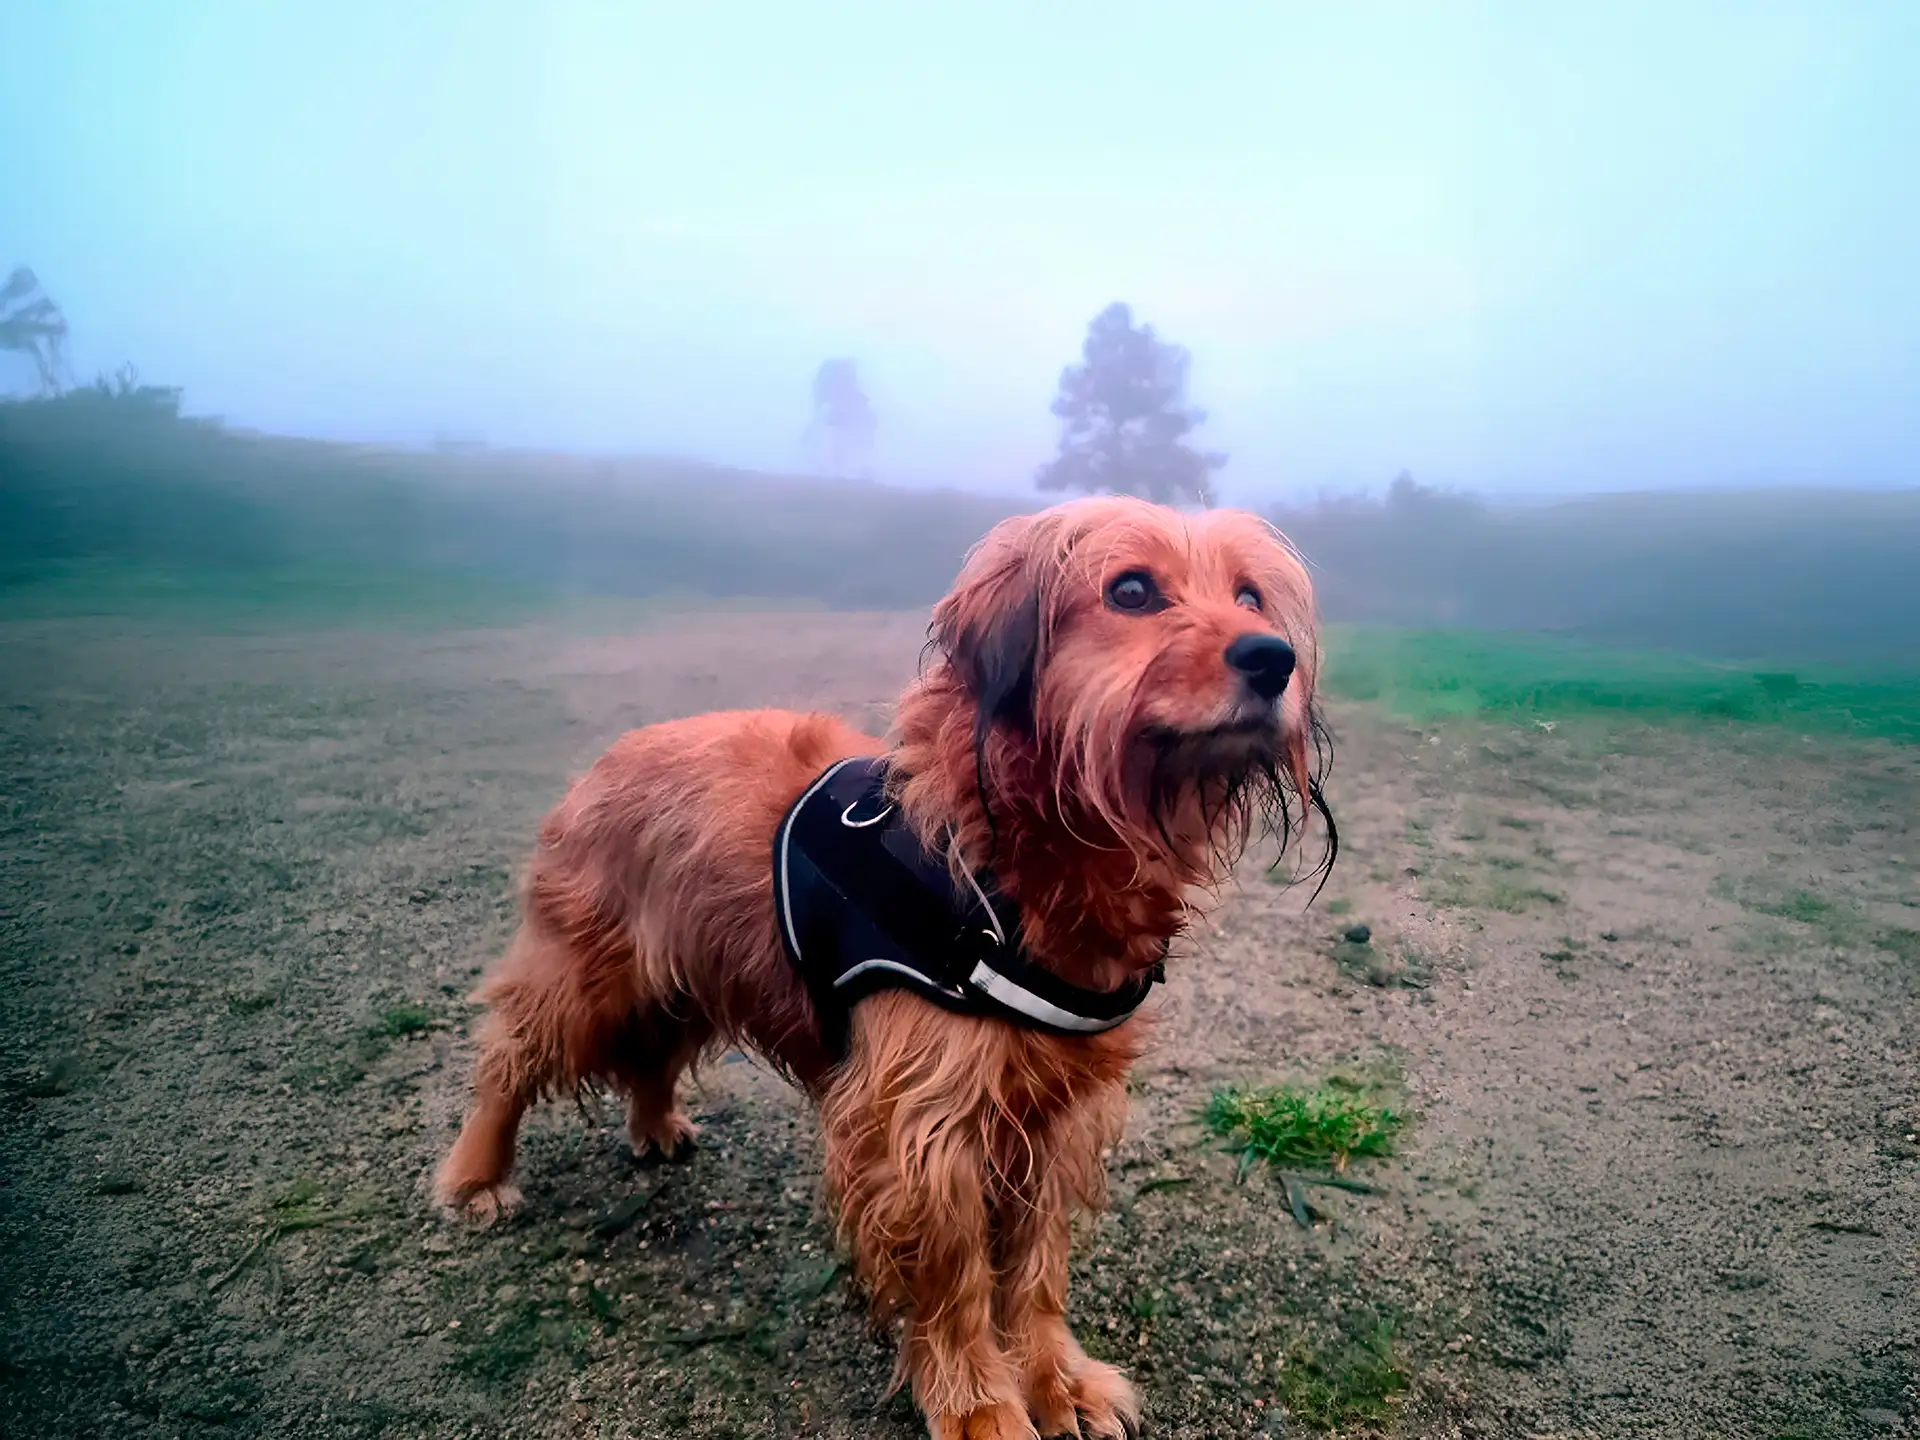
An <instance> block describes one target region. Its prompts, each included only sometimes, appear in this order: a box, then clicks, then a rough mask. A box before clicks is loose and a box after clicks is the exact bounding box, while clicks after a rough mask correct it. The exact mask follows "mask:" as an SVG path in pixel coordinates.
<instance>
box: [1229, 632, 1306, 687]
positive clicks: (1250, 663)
mask: <svg viewBox="0 0 1920 1440" xmlns="http://www.w3.org/2000/svg"><path fill="white" fill-rule="evenodd" d="M1227 664H1229V665H1231V666H1232V667H1233V668H1234V669H1236V670H1238V671H1239V672H1240V673H1241V674H1242V675H1244V676H1246V677H1247V686H1248V688H1250V689H1251V690H1252V691H1253V693H1254V694H1256V695H1258V696H1259V697H1260V698H1261V699H1262V700H1271V699H1273V698H1274V697H1275V696H1276V695H1278V694H1279V693H1280V692H1281V691H1282V690H1285V689H1286V688H1287V681H1288V680H1289V679H1290V678H1291V677H1292V675H1293V665H1294V655H1293V647H1292V646H1291V645H1289V644H1287V642H1286V641H1284V640H1282V639H1281V638H1280V637H1279V636H1278V635H1242V636H1241V637H1240V638H1239V639H1238V640H1236V641H1234V642H1233V643H1232V644H1231V645H1229V646H1227Z"/></svg>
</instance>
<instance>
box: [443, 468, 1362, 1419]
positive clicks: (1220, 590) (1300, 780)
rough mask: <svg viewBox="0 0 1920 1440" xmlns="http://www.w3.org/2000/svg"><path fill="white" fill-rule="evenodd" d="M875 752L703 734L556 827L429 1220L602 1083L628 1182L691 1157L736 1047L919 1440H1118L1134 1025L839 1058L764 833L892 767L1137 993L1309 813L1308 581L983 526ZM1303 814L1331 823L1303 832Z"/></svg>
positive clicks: (1268, 533)
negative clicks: (649, 1155)
mask: <svg viewBox="0 0 1920 1440" xmlns="http://www.w3.org/2000/svg"><path fill="white" fill-rule="evenodd" d="M931 639H932V645H931V653H932V656H933V663H931V664H930V665H928V666H927V667H926V668H925V669H924V671H923V673H922V675H921V676H920V678H919V679H918V680H916V681H915V682H914V683H913V684H912V685H911V686H910V687H909V688H908V689H907V691H906V693H905V695H903V696H902V698H901V701H900V705H899V710H898V715H897V719H896V723H895V731H894V736H893V739H892V741H891V742H890V744H883V743H882V742H880V741H877V740H873V739H870V738H869V737H867V736H865V735H861V734H859V733H857V732H856V731H854V730H852V729H850V728H849V727H848V726H846V725H844V724H842V723H841V722H840V721H839V720H837V719H834V718H832V717H830V716H825V715H798V714H791V713H786V712H780V711H755V712H749V713H737V714H720V715H704V716H699V717H696V718H693V719H689V720H680V721H675V722H672V723H668V724H663V725H654V726H649V727H648V728H646V729H643V730H635V731H632V732H630V733H629V734H627V735H626V736H624V737H622V738H621V739H620V740H619V741H617V742H616V743H615V744H614V745H613V747H612V748H611V749H610V750H609V751H608V752H607V753H606V755H605V756H604V757H602V758H601V760H600V761H599V763H598V764H596V765H595V766H594V767H593V769H592V770H591V771H590V772H589V773H588V774H587V775H586V777H585V778H583V779H582V780H580V781H579V782H578V783H577V784H576V785H575V786H574V787H573V789H572V791H571V792H570V793H569V794H568V795H567V797H566V799H565V800H564V801H562V802H561V804H560V806H559V807H558V808H557V809H556V810H555V811H554V812H553V813H552V814H551V815H550V816H549V817H548V819H547V821H546V823H545V825H544V826H543V827H542V829H541V832H540V844H539V849H538V852H537V853H536V855H535V857H534V860H533V865H532V870H531V874H530V876H529V879H528V882H527V887H526V895H525V900H524V909H525V920H524V924H523V926H522V928H521V931H520V933H519V936H518V937H517V938H516V940H515V941H514V943H513V946H512V948H511V949H510V950H509V951H508V952H507V954H506V956H505V957H504V958H503V959H502V960H501V961H500V962H499V963H498V965H497V966H496V967H495V969H494V970H493V971H492V972H491V973H490V974H489V976H488V977H487V979H486V981H485V983H484V984H483V985H482V987H481V990H480V993H479V997H478V998H480V999H481V1000H483V1001H484V1002H485V1003H486V1004H487V1005H488V1006H490V1007H491V1012H490V1014H488V1016H487V1017H486V1019H485V1021H484V1025H483V1028H482V1030H481V1032H480V1062H479V1069H478V1074H477V1077H476V1090H477V1095H476V1100H475V1105H474V1109H473V1111H472V1113H471V1114H470V1115H469V1116H468V1118H467V1121H466V1124H465V1127H464V1128H463V1130H462V1131H461V1134H460V1138H459V1140H458V1142H457V1143H456V1144H455V1145H454V1148H453V1152H452V1153H451V1154H450V1155H449V1156H448V1157H447V1159H446V1162H445V1164H444V1165H443V1166H442V1167H441V1170H440V1174H439V1179H438V1187H437V1188H438V1194H439V1198H440V1199H441V1201H442V1202H443V1203H445V1204H447V1205H449V1206H453V1207H462V1208H465V1209H466V1210H467V1211H468V1212H469V1213H471V1214H474V1215H476V1216H477V1217H479V1218H483V1219H485V1218H491V1217H492V1216H493V1215H495V1214H497V1213H499V1212H501V1211H502V1210H504V1209H507V1208H509V1207H511V1206H512V1205H513V1204H514V1203H516V1202H517V1200H518V1199H519V1196H518V1193H517V1192H516V1191H515V1190H514V1189H513V1188H512V1187H511V1185H510V1184H509V1183H508V1174H509V1171H510V1170H511V1168H512V1165H513V1151H514V1137H515V1133H516V1131H517V1129H518V1126H519V1122H520V1118H521V1115H522V1114H523V1113H524V1112H525V1110H526V1108H527V1106H528V1105H529V1104H531V1103H532V1102H534V1101H535V1100H537V1099H539V1098H542V1097H544V1096H549V1095H553V1094H555V1093H559V1092H565V1091H568V1090H575V1089H578V1088H580V1087H583V1086H591V1085H596V1084H601V1083H610V1084H611V1085H613V1086H616V1087H618V1088H620V1089H623V1090H625V1091H626V1093H627V1094H628V1096H629V1097H630V1099H629V1107H630V1108H629V1111H628V1133H629V1135H630V1136H631V1138H632V1142H633V1145H634V1147H635V1149H636V1150H637V1151H641V1152H644V1151H646V1150H648V1149H650V1148H658V1149H660V1150H662V1151H671V1150H673V1149H675V1148H676V1147H677V1146H679V1145H680V1143H681V1142H683V1141H685V1140H688V1139H690V1138H691V1137H692V1136H693V1134H694V1127H693V1126H692V1125H691V1124H690V1123H689V1122H688V1120H687V1118H686V1117H685V1115H683V1114H682V1113H681V1111H680V1110H679V1109H678V1107H677V1106H676V1103H675V1096H674V1092H675V1085H676V1082H677V1081H678V1079H679V1077H680V1075H681V1073H682V1072H683V1071H684V1070H685V1069H686V1068H687V1067H688V1066H689V1065H691V1064H693V1063H694V1062H695V1061H696V1060H697V1059H699V1058H700V1057H701V1056H702V1055H703V1054H704V1053H706V1052H708V1051H710V1050H713V1049H715V1048H717V1047H720V1046H723V1045H729V1044H738V1045H747V1046H751V1047H752V1048H753V1049H755V1050H756V1051H758V1052H759V1053H761V1054H763V1055H765V1056H767V1057H768V1058H769V1059H770V1060H772V1061H773V1062H774V1063H775V1064H777V1065H779V1066H780V1067H782V1068H783V1069H784V1070H785V1071H786V1072H788V1073H789V1074H790V1075H792V1076H793V1077H794V1078H795V1079H796V1080H797V1081H798V1082H799V1083H800V1084H801V1085H802V1086H804V1087H805V1088H806V1090H807V1092H808V1093H809V1094H810V1095H811V1096H812V1097H813V1098H814V1100H815V1101H816V1102H817V1103H818V1105H819V1108H820V1115H821V1123H822V1130H823V1133H824V1138H825V1145H826V1174H827V1180H828V1186H829V1190H830V1193H831V1199H832V1202H833V1205H834V1208H835V1211H836V1214H837V1216H838V1220H839V1225H840V1232H841V1236H842V1240H843V1243H844V1244H845V1245H846V1246H847V1248H848V1250H849V1251H850V1252H851V1254H852V1257H853V1261H854V1265H855V1269H856V1272H857V1274H858V1275H859V1277H860V1279H861V1280H862V1281H863V1282H864V1283H865V1285H866V1286H867V1287H868V1288H869V1289H870V1291H871V1293H872V1296H873V1302H874V1306H875V1312H876V1314H877V1315H878V1316H880V1317H882V1318H883V1319H888V1320H895V1319H897V1320H899V1321H900V1322H902V1330H903V1339H902V1348H901V1353H900V1374H901V1376H903V1377H904V1378H909V1379H911V1381H912V1383H913V1389H914V1395H915V1398H916V1399H917V1400H918V1401H919V1404H920V1406H921V1408H922V1409H923V1410H924V1411H925V1413H926V1415H927V1417H928V1422H929V1425H930V1426H931V1429H932V1433H933V1435H934V1436H935V1437H938V1440H957V1437H963V1436H964V1437H971V1440H987V1437H992V1440H1011V1437H1032V1436H1034V1435H1035V1434H1036V1433H1041V1434H1046V1435H1059V1434H1067V1435H1072V1434H1075V1433H1078V1432H1083V1433H1085V1434H1087V1435H1089V1436H1098V1437H1118V1436H1122V1435H1130V1434H1132V1433H1134V1432H1135V1431H1136V1429H1137V1426H1138V1419H1139V1402H1138V1401H1137V1399H1136V1398H1135V1396H1134V1392H1133V1389H1132V1387H1131V1386H1130V1385H1129V1384H1128V1383H1127V1381H1126V1379H1125V1378H1124V1377H1123V1376H1122V1375H1121V1373H1120V1372H1119V1371H1118V1370H1116V1369H1114V1368H1113V1367H1112V1366H1110V1365H1105V1364H1101V1363H1100V1362H1098V1361H1095V1360H1092V1359H1090V1358H1088V1356H1087V1355H1086V1353H1085V1352H1084V1351H1083V1350H1082V1349H1081V1348H1080V1346H1079V1344H1078V1343H1077V1342H1076V1341H1075V1340H1074V1338H1073V1336H1072V1334H1071V1333H1070V1332H1069V1330H1068V1329H1067V1325H1066V1320H1065V1315H1066V1288H1067V1265H1068V1258H1069V1255H1068V1251H1069V1240H1068V1222H1069V1219H1070V1216H1071V1213H1072V1211H1073V1210H1074V1208H1075V1207H1077V1206H1078V1207H1097V1206H1099V1205H1100V1204H1101V1203H1103V1201H1104V1198H1105V1190H1106V1176H1105V1170H1104V1153H1105V1151H1106V1150H1107V1149H1108V1147H1110V1146H1111V1145H1112V1144H1113V1143H1114V1142H1115V1141H1116V1140H1117V1139H1118V1138H1119V1135H1120V1132H1121V1128H1122V1124H1123V1122H1124V1119H1125V1111H1126V1085H1125V1081H1126V1074H1127V1070H1128V1068H1129V1066H1130V1065H1131V1064H1132V1063H1133V1061H1134V1060H1135V1058H1136V1057H1137V1056H1138V1055H1139V1054H1140V1052H1141V1049H1142V1046H1143V1043H1144V1038H1145V1037H1144V1029H1145V1025H1144V1022H1143V1020H1142V1019H1140V1018H1138V1017H1136V1018H1132V1019H1128V1020H1126V1021H1125V1022H1124V1023H1121V1024H1119V1025H1118V1026H1117V1027H1116V1028H1113V1029H1109V1030H1106V1031H1104V1032H1102V1033H1097V1034H1087V1035H1062V1034H1057V1033H1049V1032H1046V1031H1044V1030H1038V1029H1033V1028H1024V1027H1021V1026H1018V1025H1015V1024H1013V1023H1010V1022H1009V1021H1008V1020H1005V1019H1001V1018H993V1017H985V1016H979V1015H969V1014H956V1013H951V1012H949V1011H948V1010H945V1009H941V1008H938V1007H936V1006H935V1005H933V1004H929V1003H928V1002H927V1001H926V1000H923V999H922V998H920V997H919V996H918V995H914V994H910V993H907V992H905V991H899V990H895V991H888V992H885V993H881V994H876V995H872V996H870V997H868V998H866V999H864V1000H861V1001H860V1002H858V1003H857V1004H856V1005H855V1006H854V1007H853V1010H852V1014H851V1016H850V1017H848V1020H847V1026H848V1031H847V1035H848V1047H847V1051H846V1053H845V1055H844V1056H842V1055H841V1054H839V1053H838V1052H837V1051H836V1050H835V1048H833V1047H832V1046H831V1045H830V1044H829V1043H828V1040H827V1038H826V1036H827V1033H828V1032H827V1030H826V1028H825V1027H823V1025H822V1023H821V1017H820V1016H819V1015H817V1013H816V1009H815V1005H814V1002H813V1000H812V999H811V998H810V995H809V992H808V989H807V988H806V986H805V985H804V984H803V983H802V981H801V979H800V977H799V976H798V974H797V973H796V971H795V968H794V966H793V964H792V963H791V962H790V960H789V958H788V956H787V955H786V953H784V951H783V948H782V941H781V935H780V930H779V925H778V922H777V919H776V913H775V906H774V899H773V888H772V878H771V863H770V856H771V853H772V846H773V840H774V836H775V833H776V830H777V828H778V827H779V826H780V824H781V820H782V816H783V815H784V814H785V812H786V811H787V808H788V807H789V806H790V805H792V804H793V802H794V801H795V798H796V797H797V796H799V795H800V794H801V793H802V792H803V791H804V790H806V789H807V787H808V786H809V785H810V783H811V782H813V780H814V779H815V777H816V776H819V775H820V774H821V773H822V772H823V771H824V770H825V769H826V768H827V767H828V766H830V765H832V764H833V763H834V762H835V761H838V760H840V759H843V758H844V757H847V756H854V755H876V754H885V755H886V756H887V758H888V761H889V764H890V771H889V773H890V774H891V775H892V776H893V777H894V778H893V780H892V781H891V782H890V784H891V789H890V791H889V793H890V794H891V795H892V797H893V799H894V800H895V801H896V802H897V804H898V806H899V807H900V811H901V813H902V814H903V815H904V816H905V818H906V820H907V822H908V823H909V824H910V825H911V826H912V828H913V831H914V833H915V834H916V835H917V836H918V837H919V839H920V841H921V843H922V844H923V845H925V846H928V847H931V848H933V849H935V850H937V851H944V852H946V853H948V854H950V856H951V860H952V863H953V864H954V866H955V867H956V868H955V873H956V874H958V873H960V872H961V871H964V870H973V869H979V870H982V871H984V872H985V873H988V874H990V875H991V876H992V878H993V879H994V880H995V881H997V883H998V885H999V886H1000V889H1001V892H1002V894H1003V895H1004V896H1005V897H1007V898H1008V899H1009V900H1011V901H1012V902H1013V903H1014V904H1015V905H1017V907H1018V910H1019V917H1020V925H1021V939H1022V941H1023V944H1024V949H1025V952H1026V955H1027V957H1028V958H1029V959H1030V960H1031V961H1032V962H1034V963H1036V964H1038V965H1040V966H1043V967H1045V968H1046V969H1047V970H1048V971H1050V972H1052V973H1053V974H1054V975H1057V976H1058V977H1060V978H1061V979H1062V980H1064V981H1066V982H1069V983H1071V984H1072V985H1075V986H1079V987H1084V988H1086V989H1091V990H1101V991H1110V990H1115V989H1118V988H1119V987H1121V986H1123V985H1126V984H1127V983H1129V982H1137V981H1138V979H1139V977H1140V976H1141V975H1142V974H1143V973H1145V972H1147V971H1149V970H1151V969H1152V968H1153V967H1154V966H1155V965H1156V964H1157V963H1158V962H1159V961H1160V959H1161V957H1162V955H1163V954H1164V952H1165V947H1166V943H1167V941H1168V940H1169V939H1170V938H1171V937H1173V936H1175V935H1176V934H1178V933H1179V932H1180V931H1181V930H1182V929H1183V928H1184V926H1185V924H1186V921H1187V918H1188V915H1189V909H1190V901H1191V897H1192V896H1193V895H1194V894H1195V892H1196V891H1205V890H1208V889H1210V888H1211V887H1214V886H1216V885H1217V884H1218V883H1219V882H1221V881H1222V880H1223V879H1224V878H1225V877H1226V874H1227V871H1228V869H1229V867H1230V866H1231V864H1232V862H1233V860H1234V859H1235V858H1236V857H1237V855H1238V854H1239V852H1240V850H1241V849H1242V848H1243V847H1244V845H1245V843H1246V841H1247V839H1248V838H1249V835H1250V833H1251V831H1252V829H1253V828H1254V825H1255V823H1256V822H1258V821H1261V820H1263V819H1264V820H1267V821H1275V820H1277V821H1278V822H1279V823H1280V829H1281V836H1282V843H1283V844H1284V843H1285V839H1286V836H1287V834H1288V833H1289V831H1290V830H1291V829H1292V826H1291V824H1290V821H1291V819H1292V802H1293V801H1295V800H1298V801H1299V802H1300V804H1301V812H1300V813H1301V817H1302V818H1304V815H1305V811H1306V808H1307V806H1308V804H1309V803H1312V804H1315V805H1320V800H1319V791H1318V789H1317V786H1316V783H1315V778H1314V776H1313V774H1312V770H1313V766H1314V764H1315V762H1316V760H1317V757H1318V756H1319V754H1320V753H1321V752H1320V751H1319V748H1318V745H1317V741H1318V738H1319V735H1320V731H1319V729H1318V726H1317V722H1316V720H1315V715H1314V709H1313V689H1314V679H1315V671H1316V665H1317V659H1318V655H1317V646H1316V630H1315V617H1314V608H1313V595H1312V588H1311V585H1310V583H1309V581H1308V578H1307V572H1306V569H1305V568H1304V567H1303V566H1302V565H1301V563H1300V561H1299V560H1298V559H1297V558H1296V557H1295V555H1294V553H1293V551H1292V550H1291V549H1290V548H1289V547H1288V545H1287V543H1286V542H1285V540H1284V539H1283V537H1281V536H1280V535H1279V533H1278V532H1276V531H1275V530H1274V529H1273V528H1272V527H1271V526H1269V525H1267V524H1266V523H1265V522H1263V521H1261V520H1259V519H1257V518H1256V517H1254V516H1252V515H1248V514H1244V513H1238V512H1231V511H1211V512H1206V513H1202V514H1197V515H1183V514H1180V513H1178V512H1176V511H1173V510H1169V509H1164V508H1162V507H1159V506H1155V505H1150V504H1147V503H1145V502H1143V501H1136V500H1127V499H1091V500H1082V501H1076V502H1073V503H1070V504H1066V505H1062V506H1059V507H1057V508H1055V509H1052V510H1048V511H1044V512H1042V513H1040V514H1037V515H1029V516H1022V517H1019V518H1016V519H1012V520H1008V521H1006V522H1004V523H1003V524H1001V525H999V526H996V527H995V528H994V530H993V531H992V532H991V533H990V534H989V535H988V536H987V537H986V539H985V540H984V541H983V542H982V543H981V544H980V545H979V546H978V547H977V548H976V549H975V550H974V552H973V553H972V554H971V555H970V556H969V557H968V560H967V563H966V565H965V567H964V569H963V571H962V573H961V575H960V578H959V580H958V582H957V583H956V585H955V588H954V590H953V592H952V593H951V594H949V595H948V596H947V598H946V599H945V600H943V601H941V603H940V604H939V605H938V606H937V607H936V608H935V610H934V614H933V625H932V631H931ZM1320 808H1321V809H1322V810H1323V812H1324V805H1321V806H1320Z"/></svg>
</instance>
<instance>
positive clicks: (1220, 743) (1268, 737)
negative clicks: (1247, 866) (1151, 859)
mask: <svg viewBox="0 0 1920 1440" xmlns="http://www.w3.org/2000/svg"><path fill="white" fill-rule="evenodd" d="M1139 744H1140V746H1141V749H1142V752H1143V754H1142V758H1143V760H1144V762H1145V763H1144V772H1145V773H1144V787H1143V788H1144V793H1143V795H1142V796H1141V800H1142V803H1143V804H1144V806H1145V809H1146V816H1147V819H1148V821H1149V823H1150V824H1151V825H1152V827H1153V829H1154V831H1155V832H1156V833H1157V834H1158V835H1159V837H1160V839H1161V841H1162V843H1163V844H1165V845H1166V847H1167V849H1168V850H1169V851H1170V852H1172V853H1174V854H1176V855H1179V854H1191V855H1193V856H1194V858H1195V859H1196V860H1198V861H1199V862H1200V863H1201V864H1202V866H1203V867H1204V868H1205V869H1206V870H1207V871H1208V872H1209V873H1210V874H1211V875H1214V876H1223V875H1225V873H1226V872H1227V871H1228V870H1229V869H1231V868H1232V866H1233V863H1234V861H1235V860H1236V859H1238V858H1239V856H1240V853H1241V852H1242V851H1243V850H1245V849H1246V846H1247V843H1248V841H1249V840H1251V839H1252V838H1253V836H1254V835H1255V834H1256V833H1259V832H1261V831H1263V830H1273V829H1277V828H1280V827H1283V826H1287V825H1289V824H1290V821H1289V820H1288V819H1287V818H1286V817H1285V812H1286V810H1287V809H1288V808H1289V807H1288V806H1287V804H1286V795H1287V785H1288V782H1287V779H1286V776H1285V771H1284V768H1283V766H1282V763H1281V758H1280V757H1281V732H1280V725H1279V721H1278V719H1277V717H1276V716H1274V715H1273V714H1271V713H1267V714H1256V715H1250V716H1246V717H1243V718H1240V719H1236V720H1232V721H1229V722H1228V723H1226V724H1223V725H1218V726H1214V727H1211V728H1209V729H1205V730H1170V729H1154V730H1150V731H1148V732H1147V733H1146V734H1145V735H1143V736H1142V737H1141V739H1140V742H1139Z"/></svg>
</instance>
